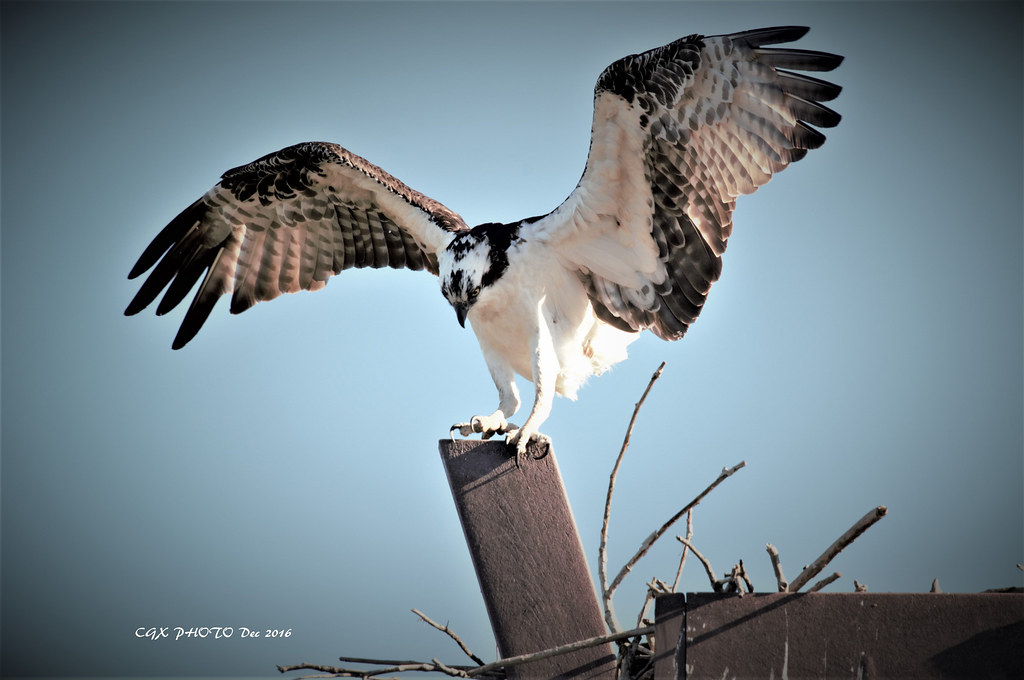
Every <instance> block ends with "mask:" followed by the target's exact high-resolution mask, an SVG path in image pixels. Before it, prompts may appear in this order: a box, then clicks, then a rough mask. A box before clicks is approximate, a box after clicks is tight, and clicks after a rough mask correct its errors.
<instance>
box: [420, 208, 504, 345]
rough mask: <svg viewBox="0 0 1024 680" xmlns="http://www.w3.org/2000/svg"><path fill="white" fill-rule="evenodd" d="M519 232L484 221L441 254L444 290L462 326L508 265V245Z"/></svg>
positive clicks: (455, 240) (439, 261)
mask: <svg viewBox="0 0 1024 680" xmlns="http://www.w3.org/2000/svg"><path fill="white" fill-rule="evenodd" d="M516 231H518V230H517V229H515V227H514V226H513V225H505V224H481V225H479V226H477V227H473V229H471V230H470V231H466V232H462V233H460V234H458V235H457V236H456V237H455V238H454V239H452V242H451V243H449V244H448V247H447V248H445V249H444V250H443V251H441V253H440V254H439V256H438V258H437V264H438V274H439V278H440V280H441V293H442V294H443V295H444V296H445V298H446V299H447V300H448V303H449V304H450V305H451V306H452V307H454V308H455V315H456V316H457V317H458V319H459V325H460V326H462V327H463V328H465V327H466V316H467V315H468V314H469V310H470V309H471V308H472V307H473V305H474V304H476V302H477V300H478V299H479V297H480V295H481V294H483V293H485V292H486V290H487V288H489V287H490V286H491V285H493V284H494V282H495V281H497V280H498V279H499V278H501V275H502V274H504V273H505V270H506V269H507V268H508V248H509V244H510V243H511V242H512V238H514V233H515V232H516ZM510 234H511V235H512V237H511V238H510Z"/></svg>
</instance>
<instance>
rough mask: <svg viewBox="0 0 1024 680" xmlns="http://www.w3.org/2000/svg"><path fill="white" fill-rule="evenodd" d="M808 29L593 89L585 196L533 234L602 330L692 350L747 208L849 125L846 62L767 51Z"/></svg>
mask: <svg viewBox="0 0 1024 680" xmlns="http://www.w3.org/2000/svg"><path fill="white" fill-rule="evenodd" d="M806 32H807V29H806V28H802V27H779V28H766V29H759V30H753V31H746V32H743V33H734V34H731V35H725V36H712V37H706V38H705V37H702V36H698V35H693V36H689V37H686V38H682V39H680V40H677V41H675V42H672V43H670V44H668V45H665V46H663V47H659V48H657V49H653V50H650V51H648V52H644V53H642V54H636V55H632V56H628V57H625V58H624V59H620V60H619V61H616V62H615V63H613V64H612V65H611V66H609V67H608V68H607V69H606V70H605V71H604V73H602V74H601V76H600V78H599V79H598V81H597V87H596V88H595V91H594V125H593V132H592V137H591V148H590V155H589V157H588V159H587V166H586V170H585V171H584V173H583V177H582V179H581V180H580V183H579V185H578V186H577V187H576V189H575V190H574V191H573V193H572V194H571V195H570V196H569V198H568V199H566V201H565V202H564V203H563V204H562V205H561V206H560V207H559V208H557V209H556V210H555V211H553V212H552V213H551V214H549V215H548V216H546V217H545V218H544V219H542V220H540V221H538V222H536V223H535V224H534V225H533V229H534V234H535V235H536V236H539V237H542V238H546V239H548V241H549V242H550V243H551V245H552V246H553V247H555V248H556V249H557V252H558V254H559V257H560V258H561V259H562V261H563V264H565V265H566V266H567V267H569V268H574V269H575V271H577V272H578V274H579V276H580V279H581V280H582V281H583V283H584V285H585V286H586V287H587V290H588V293H589V295H590V298H591V301H592V303H593V305H594V309H595V311H596V313H597V314H598V316H599V317H600V318H602V319H603V320H605V321H607V322H608V323H611V324H612V325H614V326H616V327H618V328H621V329H623V330H633V331H639V330H641V329H645V328H649V329H651V330H652V331H654V332H655V333H656V334H657V335H658V336H660V337H662V338H664V339H666V340H676V339H678V338H681V337H682V336H683V334H684V333H685V332H686V330H687V328H688V327H689V325H690V324H691V323H693V321H694V320H695V319H696V318H697V315H698V314H699V313H700V310H701V307H702V306H703V304H704V300H705V298H706V296H707V294H708V290H709V289H710V287H711V284H712V283H713V282H714V281H716V280H717V279H718V276H719V274H720V272H721V267H722V263H721V256H722V253H723V252H724V251H725V245H726V241H727V239H728V238H729V234H730V233H731V231H732V212H733V208H734V207H735V205H736V197H737V196H739V195H740V194H749V193H752V192H753V191H755V190H756V189H757V188H758V187H759V186H761V185H762V184H764V183H765V182H767V181H768V180H769V179H771V177H772V175H773V174H774V173H776V172H779V171H780V170H783V169H784V168H785V167H786V166H787V165H789V164H790V163H792V162H793V161H796V160H799V159H800V158H803V156H804V155H805V154H806V153H807V150H808V149H815V148H817V147H819V146H821V145H822V143H823V142H824V141H825V137H824V136H823V135H822V134H821V133H820V132H818V131H817V130H816V129H814V127H812V126H815V127H831V126H834V125H836V124H837V123H838V122H839V118H840V117H839V115H838V114H837V113H836V112H834V111H832V110H831V109H829V108H827V107H825V106H823V105H822V104H821V103H820V102H823V101H828V100H831V99H833V98H835V97H836V96H837V95H838V94H839V92H840V89H841V88H839V87H838V86H836V85H833V84H832V83H828V82H825V81H823V80H819V79H817V78H812V77H810V76H806V75H801V74H797V73H794V72H792V71H790V70H788V69H797V70H803V71H829V70H832V69H833V68H835V67H836V66H838V65H839V64H840V62H841V61H842V57H839V56H836V55H833V54H827V53H823V52H814V51H809V50H798V49H789V48H781V49H779V48H776V49H765V48H764V46H765V45H772V44H777V43H785V42H789V41H792V40H796V39H798V38H800V37H801V36H803V35H804V34H805V33H806Z"/></svg>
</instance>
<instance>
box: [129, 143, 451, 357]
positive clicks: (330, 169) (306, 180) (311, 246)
mask: <svg viewBox="0 0 1024 680" xmlns="http://www.w3.org/2000/svg"><path fill="white" fill-rule="evenodd" d="M466 229H467V226H466V224H465V223H464V222H463V220H462V218H461V217H459V216H458V215H457V214H455V213H454V212H452V211H451V210H449V209H448V208H446V207H445V206H443V205H441V204H440V203H438V202H437V201H434V200H433V199H430V198H428V197H426V196H424V195H422V194H420V193H418V192H416V191H413V190H412V189H410V188H409V187H407V186H406V185H405V184H403V183H402V182H400V181H398V180H397V179H395V178H394V177H392V176H391V175H389V174H387V173H386V172H384V171H383V170H381V169H380V168H378V167H377V166H375V165H373V164H371V163H369V162H368V161H366V160H365V159H363V158H360V157H359V156H357V155H355V154H353V153H351V152H349V151H347V150H345V149H343V148H342V147H340V146H337V145H335V144H328V143H324V142H307V143H304V144H298V145H295V146H291V147H287V148H285V149H282V150H280V151H277V152H275V153H273V154H269V155H267V156H264V157H262V158H260V159H258V160H256V161H253V162H252V163H249V164H248V165H244V166H240V167H237V168H234V169H232V170H229V171H227V172H226V173H224V175H223V176H222V177H221V180H220V182H218V183H217V184H216V185H215V186H214V187H213V188H211V189H210V190H209V191H208V192H207V193H206V194H205V195H204V196H203V197H201V198H200V199H199V200H197V201H196V202H194V203H193V204H192V205H191V206H189V207H188V208H186V209H185V210H184V211H182V213H181V214H179V215H178V216H177V217H175V218H174V219H173V220H171V222H170V223H169V224H168V225H167V226H166V227H164V229H163V230H161V231H160V232H159V233H158V234H157V236H156V237H155V238H154V239H153V241H152V242H151V243H150V244H149V246H147V247H146V248H145V250H143V252H142V255H141V256H140V257H139V260H138V261H137V262H136V264H135V266H134V267H133V268H132V269H131V272H130V273H129V278H130V279H134V278H136V277H138V276H140V275H141V274H143V273H144V272H146V271H149V270H150V269H152V271H151V272H150V274H149V275H148V277H147V278H146V279H145V281H144V282H143V284H142V286H141V287H140V288H139V291H138V292H137V293H136V295H135V297H134V298H133V299H132V301H131V302H130V303H129V305H128V307H127V308H126V309H125V314H129V315H131V314H137V313H138V312H140V311H142V310H143V309H144V308H146V307H147V306H148V305H149V304H150V303H152V302H153V301H154V300H156V298H157V297H159V296H160V294H161V292H164V291H165V289H166V291H165V292H164V295H163V298H162V299H161V300H160V303H159V304H158V305H157V314H165V313H167V312H168V311H170V310H171V309H173V308H174V307H176V306H177V305H178V304H179V303H180V302H181V301H182V300H183V299H184V298H185V297H186V296H187V295H188V294H189V292H190V291H191V290H192V289H193V287H194V286H195V284H196V282H197V281H199V280H200V279H202V283H201V284H200V285H199V288H198V290H197V292H196V295H195V297H194V298H193V300H192V303H191V304H190V306H189V309H188V310H187V312H186V313H185V318H184V319H183V321H182V325H181V328H180V329H179V331H178V334H177V336H176V337H175V340H174V344H173V345H172V346H173V347H174V348H175V349H178V348H179V347H182V346H184V345H185V344H186V343H187V342H188V341H189V340H191V339H192V338H193V337H194V336H195V334H196V333H197V332H198V331H199V328H200V327H202V325H203V323H204V322H205V321H206V319H207V318H208V317H209V315H210V312H211V311H212V309H213V307H214V305H215V304H216V302H217V300H218V299H219V298H220V297H221V296H223V295H227V294H230V295H231V306H230V311H231V312H232V313H236V314H237V313H240V312H242V311H245V310H246V309H248V308H249V307H252V306H253V305H254V304H256V303H257V302H261V301H264V300H271V299H274V298H276V297H278V296H279V295H281V294H282V293H294V292H297V291H299V290H318V289H320V288H323V286H324V285H325V284H326V282H327V279H328V278H330V277H331V276H333V275H334V274H337V273H339V272H341V271H342V270H344V269H348V268H350V267H375V268H380V267H391V268H396V269H397V268H408V269H413V270H419V269H428V270H429V271H431V272H432V273H434V274H436V273H437V252H438V251H439V250H440V249H442V248H444V247H445V246H446V245H447V244H448V243H449V242H450V241H451V239H452V238H453V237H454V236H455V234H456V233H457V232H459V231H463V230H466Z"/></svg>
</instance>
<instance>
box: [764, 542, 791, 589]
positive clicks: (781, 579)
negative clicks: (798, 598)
mask: <svg viewBox="0 0 1024 680" xmlns="http://www.w3.org/2000/svg"><path fill="white" fill-rule="evenodd" d="M765 548H766V549H767V550H768V558H769V559H770V560H771V561H772V569H774V570H775V580H776V581H777V582H778V584H779V592H780V593H785V592H787V591H788V590H789V581H787V580H786V577H785V576H783V575H782V561H781V560H780V559H779V550H778V548H776V547H775V546H774V545H772V544H771V543H766V544H765Z"/></svg>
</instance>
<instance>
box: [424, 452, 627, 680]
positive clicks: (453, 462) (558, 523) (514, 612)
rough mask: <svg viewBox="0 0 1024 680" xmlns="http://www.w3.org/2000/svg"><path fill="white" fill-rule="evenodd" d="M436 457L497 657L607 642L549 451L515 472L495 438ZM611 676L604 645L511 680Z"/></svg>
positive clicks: (535, 666)
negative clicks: (594, 639) (601, 639)
mask: <svg viewBox="0 0 1024 680" xmlns="http://www.w3.org/2000/svg"><path fill="white" fill-rule="evenodd" d="M440 450H441V459H442V460H443V461H444V466H445V471H446V472H447V474H448V482H449V484H450V485H451V488H452V496H453V497H454V499H455V507H456V508H457V509H458V512H459V518H460V519H461V520H462V528H463V530H464V531H465V534H466V543H467V544H468V545H469V552H470V555H471V556H472V558H473V566H474V567H476V573H477V578H478V579H479V582H480V590H481V591H482V593H483V596H484V603H485V605H486V606H487V614H488V616H489V617H490V620H491V628H492V629H493V630H494V637H495V640H496V641H497V643H498V649H499V650H501V655H502V657H503V658H508V657H511V656H517V655H519V654H525V653H529V652H537V651H541V650H544V649H548V648H551V647H555V646H558V645H562V644H567V643H571V642H576V641H577V640H583V639H586V638H591V637H597V636H600V635H604V634H605V633H606V630H605V626H604V620H603V619H602V617H601V609H600V605H599V604H598V601H597V595H596V593H595V592H594V586H593V581H592V580H591V577H590V570H589V569H588V568H587V561H586V557H585V556H584V552H583V546H582V545H581V544H580V538H579V533H578V532H577V531H576V522H575V520H574V519H573V516H572V511H571V510H570V508H569V501H568V499H567V498H566V495H565V488H564V487H563V485H562V477H561V474H560V473H559V472H558V464H557V462H556V461H555V455H554V452H553V451H547V447H543V446H541V447H537V446H532V445H531V447H530V449H529V450H528V451H527V454H528V455H527V456H526V458H525V459H524V460H523V461H522V465H521V467H519V468H516V466H515V460H514V458H512V457H510V450H509V449H508V448H507V447H506V446H505V444H504V442H500V441H490V442H481V441H474V440H456V441H449V440H442V441H441V442H440ZM538 456H539V457H538ZM614 676H615V653H614V651H613V649H612V646H611V645H610V644H604V645H600V646H597V647H591V648H589V649H585V650H580V651H578V652H573V653H571V654H565V655H562V656H557V657H551V658H548V659H543V660H541V661H536V662H532V663H530V664H525V665H523V666H515V667H512V668H510V669H509V677H510V678H516V677H518V678H531V679H532V678H556V677H557V678H576V679H581V680H582V679H584V678H586V679H597V678H602V679H604V678H608V679H610V678H614Z"/></svg>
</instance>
